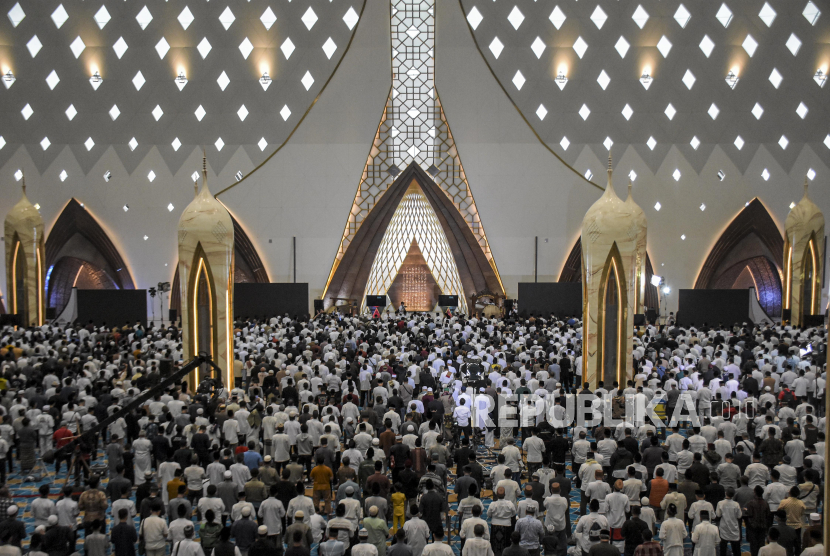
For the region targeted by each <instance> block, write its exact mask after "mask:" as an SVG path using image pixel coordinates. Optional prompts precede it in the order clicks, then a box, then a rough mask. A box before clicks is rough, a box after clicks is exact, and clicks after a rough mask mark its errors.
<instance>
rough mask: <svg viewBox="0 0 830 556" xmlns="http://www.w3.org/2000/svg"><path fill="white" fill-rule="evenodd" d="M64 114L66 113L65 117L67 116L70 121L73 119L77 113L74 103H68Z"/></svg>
mask: <svg viewBox="0 0 830 556" xmlns="http://www.w3.org/2000/svg"><path fill="white" fill-rule="evenodd" d="M65 114H66V118H67V119H68V120H69V121H70V122H71V121H72V120H73V119H75V116H76V115H77V114H78V111H77V110H75V105H74V104H70V105H69V108H67V109H66V112H65Z"/></svg>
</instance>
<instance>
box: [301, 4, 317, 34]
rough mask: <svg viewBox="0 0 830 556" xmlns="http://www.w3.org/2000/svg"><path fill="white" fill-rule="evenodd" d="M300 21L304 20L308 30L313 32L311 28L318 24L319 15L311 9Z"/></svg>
mask: <svg viewBox="0 0 830 556" xmlns="http://www.w3.org/2000/svg"><path fill="white" fill-rule="evenodd" d="M300 19H302V22H303V23H304V24H305V26H306V29H308V30H309V31H311V28H312V27H314V24H315V23H317V14H316V13H314V10H312V9H311V8H310V7H309V8H308V9H307V10H306V12H305V13H304V14H303V17H302V18H300Z"/></svg>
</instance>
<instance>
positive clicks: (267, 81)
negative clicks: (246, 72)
mask: <svg viewBox="0 0 830 556" xmlns="http://www.w3.org/2000/svg"><path fill="white" fill-rule="evenodd" d="M259 84H260V85H262V90H263V91H267V90H268V86H269V85H271V76H270V75H268V72H267V71H263V72H262V77H260V78H259Z"/></svg>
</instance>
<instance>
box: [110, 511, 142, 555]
mask: <svg viewBox="0 0 830 556" xmlns="http://www.w3.org/2000/svg"><path fill="white" fill-rule="evenodd" d="M128 517H129V511H128V510H127V508H121V509H120V510H118V519H120V520H121V522H120V523H119V524H118V525H116V526H115V527H113V528H112V531H111V532H110V540H111V541H112V546H113V548H114V550H113V556H135V543H137V542H138V535H137V534H136V532H135V524H134V523H133V520H132V519H127V518H128Z"/></svg>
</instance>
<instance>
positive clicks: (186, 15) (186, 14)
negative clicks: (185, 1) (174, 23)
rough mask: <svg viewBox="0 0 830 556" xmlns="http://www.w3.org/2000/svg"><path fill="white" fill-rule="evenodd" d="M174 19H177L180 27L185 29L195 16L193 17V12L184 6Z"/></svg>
mask: <svg viewBox="0 0 830 556" xmlns="http://www.w3.org/2000/svg"><path fill="white" fill-rule="evenodd" d="M176 19H178V20H179V23H180V24H181V26H182V29H184V30H185V31H187V28H188V27H190V24H191V23H193V20H194V19H195V18H194V17H193V13H192V12H191V11H190V8H188V7H187V6H185V7H184V9H183V10H182V12H181V13H180V14H179V17H178V18H176Z"/></svg>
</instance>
